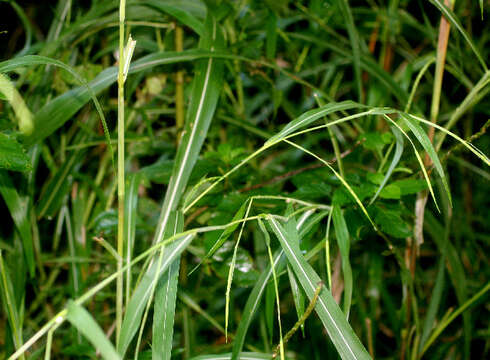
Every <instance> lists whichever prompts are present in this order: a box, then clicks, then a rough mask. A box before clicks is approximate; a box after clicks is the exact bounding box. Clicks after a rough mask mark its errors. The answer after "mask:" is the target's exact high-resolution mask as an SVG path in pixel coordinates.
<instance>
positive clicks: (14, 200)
mask: <svg viewBox="0 0 490 360" xmlns="http://www.w3.org/2000/svg"><path fill="white" fill-rule="evenodd" d="M0 194H1V195H2V197H3V200H4V201H5V204H7V208H8V210H9V212H10V216H12V219H13V220H14V224H15V228H16V229H17V231H18V232H19V235H20V238H21V239H22V247H23V250H24V256H25V258H26V262H27V266H28V268H29V273H30V275H31V276H34V272H35V262H34V247H33V244H32V231H31V224H30V222H29V198H28V197H26V196H21V195H20V194H19V193H18V192H17V189H16V188H15V186H14V183H13V182H12V178H11V177H10V176H9V174H8V172H6V171H5V170H0Z"/></svg>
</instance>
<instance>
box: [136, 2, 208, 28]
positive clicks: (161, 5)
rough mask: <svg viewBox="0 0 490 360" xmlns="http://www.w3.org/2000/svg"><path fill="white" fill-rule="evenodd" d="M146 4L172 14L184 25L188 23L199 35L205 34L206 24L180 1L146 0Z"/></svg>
mask: <svg viewBox="0 0 490 360" xmlns="http://www.w3.org/2000/svg"><path fill="white" fill-rule="evenodd" d="M142 3H143V4H145V5H148V6H150V7H153V8H155V9H158V10H160V11H162V12H165V13H167V14H169V15H172V16H173V17H174V18H176V19H177V20H178V21H180V22H181V23H182V24H183V25H187V26H188V27H189V28H191V29H192V30H194V31H195V32H196V33H197V34H198V35H202V34H204V24H203V23H202V22H201V21H199V20H198V19H197V18H196V17H195V16H194V15H193V14H192V13H190V12H189V11H188V10H187V9H186V8H185V7H183V6H180V4H179V3H178V2H174V3H173V4H169V3H168V2H163V1H159V0H146V1H143V2H142Z"/></svg>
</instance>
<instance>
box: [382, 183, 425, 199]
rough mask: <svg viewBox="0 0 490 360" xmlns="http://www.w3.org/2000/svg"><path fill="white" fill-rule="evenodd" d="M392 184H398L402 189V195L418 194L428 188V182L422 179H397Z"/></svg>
mask: <svg viewBox="0 0 490 360" xmlns="http://www.w3.org/2000/svg"><path fill="white" fill-rule="evenodd" d="M391 184H392V185H396V186H397V187H398V188H399V189H400V194H401V195H402V196H404V195H410V194H417V193H418V192H420V191H422V190H425V189H427V184H426V182H425V181H424V180H421V179H403V180H397V181H394V182H392V183H391Z"/></svg>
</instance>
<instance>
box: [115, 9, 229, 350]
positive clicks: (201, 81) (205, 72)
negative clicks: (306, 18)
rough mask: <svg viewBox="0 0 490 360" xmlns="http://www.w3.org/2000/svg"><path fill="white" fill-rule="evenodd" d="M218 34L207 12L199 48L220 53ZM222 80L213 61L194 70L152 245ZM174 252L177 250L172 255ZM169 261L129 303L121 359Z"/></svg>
mask: <svg viewBox="0 0 490 360" xmlns="http://www.w3.org/2000/svg"><path fill="white" fill-rule="evenodd" d="M222 43H223V38H222V35H221V30H220V29H219V25H218V23H217V20H216V18H215V17H214V16H213V14H212V12H211V11H209V13H208V15H207V19H206V23H205V33H204V35H203V36H202V37H201V43H200V48H201V49H204V50H210V51H213V50H219V49H220V48H221V47H222V46H223V45H222ZM222 76H223V64H222V62H221V61H219V60H216V59H214V58H209V59H207V60H203V61H202V62H200V63H199V64H198V65H197V67H196V77H195V78H194V83H193V88H192V99H191V102H190V105H189V109H188V111H187V119H186V128H185V130H184V135H183V136H182V139H181V142H180V145H179V148H178V150H177V155H176V159H175V162H174V168H173V170H172V176H171V178H170V183H169V186H168V188H167V192H166V194H165V199H164V201H163V204H162V210H161V213H160V218H159V221H158V224H157V229H156V232H155V236H154V238H153V243H154V244H158V243H160V242H161V241H162V240H163V239H164V236H165V234H166V232H167V231H168V226H169V219H170V214H171V212H172V211H175V210H176V209H177V206H178V204H179V202H180V199H181V197H182V195H183V194H184V191H185V188H186V185H187V181H188V180H189V176H190V173H191V170H192V168H193V167H194V164H195V163H196V160H197V157H198V155H199V151H200V149H201V146H202V144H203V142H204V139H205V136H206V133H207V130H208V128H209V125H210V123H211V119H212V117H213V115H214V110H215V108H216V104H217V102H218V98H219V95H220V91H221V82H222ZM186 239H187V240H179V243H178V244H172V245H171V246H170V247H168V248H167V249H165V253H167V251H169V252H170V253H172V254H174V253H175V256H174V257H173V258H172V262H173V260H175V259H177V258H178V255H180V253H181V252H182V251H183V250H184V248H182V245H186V244H185V242H186V241H187V243H190V241H191V239H192V237H187V238H186ZM174 249H180V250H179V251H175V252H174ZM168 259H169V257H168V256H165V259H164V260H163V263H162V265H161V270H157V267H158V263H160V261H154V262H153V263H152V266H151V267H150V269H149V270H148V271H147V273H146V274H145V276H144V278H143V280H142V281H141V283H140V284H139V285H138V287H137V288H136V290H135V291H134V294H133V296H132V298H131V300H130V302H129V305H128V309H127V311H126V315H125V317H124V320H123V325H122V329H121V338H120V342H119V345H118V352H119V353H120V354H121V355H122V356H124V354H125V353H126V350H127V348H128V347H129V344H130V342H131V340H132V338H133V337H134V335H135V333H136V331H137V329H138V328H139V326H140V321H141V317H142V316H143V311H144V305H145V304H147V302H148V301H149V299H150V297H151V296H150V295H151V293H152V288H153V286H151V284H152V283H153V282H154V281H158V280H159V279H160V276H162V275H163V274H164V273H165V271H166V270H167V268H168V266H169V265H170V262H169V261H168Z"/></svg>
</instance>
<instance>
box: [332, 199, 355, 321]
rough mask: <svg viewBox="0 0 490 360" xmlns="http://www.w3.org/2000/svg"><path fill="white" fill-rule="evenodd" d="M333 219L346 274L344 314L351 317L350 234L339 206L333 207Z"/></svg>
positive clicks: (343, 269) (343, 270) (344, 273)
mask: <svg viewBox="0 0 490 360" xmlns="http://www.w3.org/2000/svg"><path fill="white" fill-rule="evenodd" d="M332 220H333V226H334V230H335V235H336V237H337V243H338V245H339V250H340V257H341V258H342V272H343V275H344V314H345V316H346V318H347V319H349V313H350V306H351V303H352V268H351V265H350V259H349V253H350V236H349V230H348V229H347V223H346V222H345V218H344V215H343V214H342V210H341V209H340V207H339V206H334V207H333V209H332Z"/></svg>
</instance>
